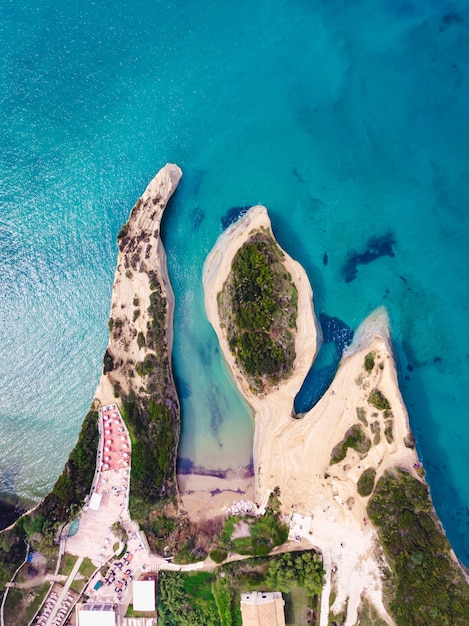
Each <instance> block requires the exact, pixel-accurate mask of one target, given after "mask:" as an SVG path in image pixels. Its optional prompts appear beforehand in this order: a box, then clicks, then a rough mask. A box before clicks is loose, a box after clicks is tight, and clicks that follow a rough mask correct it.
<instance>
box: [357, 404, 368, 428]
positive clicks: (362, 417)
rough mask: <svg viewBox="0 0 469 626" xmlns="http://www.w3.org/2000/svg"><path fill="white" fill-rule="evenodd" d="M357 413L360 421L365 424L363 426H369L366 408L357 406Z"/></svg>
mask: <svg viewBox="0 0 469 626" xmlns="http://www.w3.org/2000/svg"><path fill="white" fill-rule="evenodd" d="M356 411H357V417H358V419H359V420H360V422H361V423H362V424H363V426H368V420H367V419H366V411H365V409H364V407H362V406H357V407H356Z"/></svg>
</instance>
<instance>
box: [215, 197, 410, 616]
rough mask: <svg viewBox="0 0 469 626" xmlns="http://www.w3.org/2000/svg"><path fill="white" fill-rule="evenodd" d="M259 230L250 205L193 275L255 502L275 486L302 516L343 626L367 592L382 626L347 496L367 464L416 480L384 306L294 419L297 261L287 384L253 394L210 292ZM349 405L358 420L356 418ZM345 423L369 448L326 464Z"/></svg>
mask: <svg viewBox="0 0 469 626" xmlns="http://www.w3.org/2000/svg"><path fill="white" fill-rule="evenodd" d="M259 228H269V229H270V221H269V219H268V216H267V212H266V209H265V208H264V207H254V208H253V209H251V210H250V211H249V212H248V213H247V214H246V216H245V217H244V218H243V219H242V220H240V221H239V222H237V223H236V224H234V225H233V226H231V227H230V228H229V229H228V230H227V231H226V232H225V233H224V234H223V235H222V236H221V237H220V238H219V240H218V241H217V243H216V245H215V248H214V250H213V251H212V252H211V253H210V255H209V257H208V258H207V261H206V264H205V267H204V276H203V281H204V288H205V306H206V310H207V315H208V318H209V320H210V322H211V323H212V325H213V326H214V328H215V331H216V332H217V335H218V337H219V340H220V345H221V348H222V350H223V354H224V356H225V359H226V361H227V363H228V365H229V367H230V370H231V372H232V374H233V377H234V379H235V381H236V383H237V385H238V387H239V389H240V391H241V392H242V393H243V394H244V396H245V398H246V399H247V401H248V402H249V404H250V405H251V407H252V410H253V412H254V422H255V438H254V451H253V456H254V460H255V468H254V469H255V493H256V501H257V503H258V504H259V505H260V506H261V508H262V507H263V506H265V504H266V502H267V499H268V496H269V494H270V492H271V490H273V489H274V488H275V487H280V491H281V501H282V507H283V511H284V513H286V514H291V513H294V512H296V513H300V514H303V515H305V516H307V517H308V518H309V520H308V524H307V526H308V530H307V531H305V530H304V529H303V528H302V529H299V530H298V533H299V534H302V535H303V536H305V537H306V538H309V540H310V541H311V542H312V543H313V544H314V543H315V542H316V545H320V546H327V550H328V552H329V554H330V557H331V559H332V564H333V565H335V566H336V572H335V574H334V576H333V584H334V585H335V586H336V589H337V596H336V599H335V602H334V605H333V607H332V610H333V611H334V612H336V613H337V612H339V611H340V610H342V609H343V607H344V606H345V603H346V601H347V600H348V610H347V620H346V624H348V625H352V624H355V623H356V619H357V610H358V607H359V605H360V602H361V599H362V597H363V598H364V597H367V598H368V599H369V600H370V601H371V602H372V603H373V605H374V606H375V607H376V608H377V609H378V610H379V612H380V614H381V615H382V617H383V619H384V620H385V621H386V622H387V623H389V624H392V623H393V621H392V619H391V618H390V617H389V615H388V614H387V612H386V610H385V608H384V606H383V601H382V584H381V577H380V569H379V567H380V563H382V559H383V556H382V553H381V550H380V547H379V543H378V539H377V535H376V533H375V531H374V529H373V528H372V526H371V524H370V523H369V522H368V520H367V519H366V505H367V501H368V498H366V497H362V496H360V495H358V492H357V481H358V479H359V477H360V475H361V473H362V472H363V471H364V470H365V469H367V468H373V469H375V470H376V472H377V479H378V478H379V477H380V476H381V475H382V473H383V472H384V471H385V470H386V469H387V468H388V467H393V466H396V465H398V466H401V467H405V468H406V469H407V470H408V471H409V472H411V473H413V474H414V475H415V476H417V474H416V471H415V469H414V464H417V463H418V458H417V455H416V453H415V450H414V449H413V448H408V447H406V445H405V443H404V440H405V439H408V438H409V435H410V431H409V424H408V416H407V412H406V409H405V407H404V404H403V401H402V397H401V394H400V391H399V386H398V382H397V374H396V368H395V362H394V358H393V354H392V349H391V345H390V338H389V328H388V319H387V315H386V312H385V310H384V309H379V310H377V311H376V312H375V313H374V314H372V315H371V316H370V317H369V318H367V320H365V322H364V323H363V324H362V326H361V327H360V328H359V330H358V331H357V334H356V339H355V341H354V344H353V345H352V346H351V347H350V349H349V350H348V352H347V354H345V355H344V357H343V358H342V361H341V363H340V366H339V369H338V372H337V375H336V377H335V379H334V382H333V384H332V385H331V388H330V389H329V390H328V391H327V392H326V394H325V395H324V396H323V398H322V399H321V401H320V402H319V403H318V404H317V405H316V406H315V407H314V408H313V409H312V410H311V411H310V412H309V413H307V414H306V415H305V416H304V417H303V418H302V419H295V418H294V417H292V414H293V402H294V398H295V396H296V393H297V392H298V390H299V388H300V386H301V384H302V382H303V380H304V377H305V376H306V373H307V371H308V369H309V367H310V365H311V363H312V361H313V359H314V357H315V354H316V351H317V343H318V333H317V330H316V322H315V318H314V313H313V309H312V293H311V288H310V285H309V281H308V278H307V277H306V275H305V272H304V271H303V269H302V268H301V267H300V266H299V264H298V263H296V262H295V261H293V260H292V259H290V257H288V255H285V265H286V267H287V268H288V271H289V272H290V273H291V275H292V277H293V280H294V281H295V284H296V285H297V288H298V292H299V298H298V305H299V311H298V333H297V337H296V350H297V360H296V361H295V366H294V372H293V375H292V377H291V378H290V379H289V380H288V381H286V382H283V383H281V384H280V385H279V386H278V388H276V389H274V390H273V391H272V392H271V393H269V394H267V395H264V396H262V397H256V396H254V395H253V394H252V393H251V391H250V390H249V388H248V385H247V383H246V381H245V379H244V378H243V375H242V373H241V371H240V369H239V367H238V366H237V364H236V362H235V359H234V358H233V355H232V354H231V352H230V350H229V348H228V344H227V341H226V337H225V334H224V331H223V329H222V328H221V326H220V321H219V317H218V307H217V294H218V293H219V291H220V290H221V288H222V286H223V284H224V282H225V281H226V278H227V276H228V274H229V272H230V268H231V263H232V260H233V257H234V255H235V253H236V251H237V250H238V249H239V248H240V246H241V245H242V244H243V243H244V242H245V241H246V240H247V239H248V237H249V236H250V234H251V233H252V231H253V230H256V229H259ZM369 352H373V353H374V360H375V364H374V367H373V369H372V371H371V372H369V373H368V372H367V371H366V370H365V368H364V361H365V356H366V355H367V354H368V353H369ZM375 388H376V389H379V391H380V392H381V393H382V394H383V395H384V396H385V397H386V399H387V400H388V401H389V403H390V405H391V412H392V418H390V417H388V416H386V417H385V414H384V412H383V411H382V410H381V411H380V410H377V409H376V408H374V407H372V406H371V405H370V404H369V402H368V398H369V393H370V392H371V391H372V390H373V389H375ZM358 409H360V411H359V412H360V415H361V417H362V421H363V423H361V422H360V421H359V419H358V412H357V410H358ZM355 424H360V425H361V427H362V429H363V431H364V432H365V434H366V436H368V437H369V439H370V442H371V447H370V450H369V451H368V453H367V454H361V455H360V454H358V452H356V451H355V450H353V449H351V448H349V449H348V451H347V454H346V457H345V459H343V460H342V461H341V462H339V463H336V464H332V465H331V453H332V450H333V448H334V447H335V446H336V445H337V444H338V443H339V442H340V441H341V440H342V439H343V438H344V436H345V433H346V432H347V430H348V429H349V428H350V427H352V426H353V425H355ZM386 426H387V435H388V436H387V438H386V436H385V428H386ZM391 433H392V434H391ZM311 518H312V519H311Z"/></svg>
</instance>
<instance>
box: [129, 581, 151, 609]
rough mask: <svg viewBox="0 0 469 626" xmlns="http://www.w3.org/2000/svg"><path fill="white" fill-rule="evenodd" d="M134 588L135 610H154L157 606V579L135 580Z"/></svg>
mask: <svg viewBox="0 0 469 626" xmlns="http://www.w3.org/2000/svg"><path fill="white" fill-rule="evenodd" d="M132 588H133V606H134V611H143V612H145V611H154V610H155V608H156V605H155V581H154V580H134V582H133V583H132Z"/></svg>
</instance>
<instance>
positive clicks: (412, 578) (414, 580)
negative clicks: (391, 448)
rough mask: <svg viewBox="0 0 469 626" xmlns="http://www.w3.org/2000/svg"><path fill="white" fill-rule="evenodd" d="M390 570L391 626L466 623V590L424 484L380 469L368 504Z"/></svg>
mask: <svg viewBox="0 0 469 626" xmlns="http://www.w3.org/2000/svg"><path fill="white" fill-rule="evenodd" d="M367 510H368V516H369V518H370V520H371V521H372V522H373V524H374V525H375V526H376V527H377V529H378V534H379V537H380V540H381V544H382V546H383V549H384V552H385V554H386V557H387V561H388V563H389V565H390V567H391V569H392V575H391V579H390V585H391V590H390V594H391V602H390V609H391V612H392V614H393V616H394V618H395V621H396V624H397V626H408V625H409V624H413V625H414V626H459V625H461V626H462V625H463V624H467V617H468V615H469V587H468V585H467V583H466V581H465V579H464V577H463V575H462V573H461V571H460V569H459V567H458V566H457V564H456V563H455V561H454V560H453V559H452V557H451V547H450V545H449V543H448V540H447V539H446V536H445V535H444V533H443V531H442V529H441V525H440V523H439V521H438V519H437V518H436V515H435V513H434V511H433V508H432V504H431V501H430V496H429V493H428V488H427V486H426V485H425V484H424V483H422V482H421V481H420V480H418V479H416V478H414V477H413V476H411V475H410V474H408V473H407V472H405V471H403V470H399V469H396V470H394V471H390V470H388V471H386V472H385V473H384V474H383V476H382V477H381V478H380V479H379V481H378V483H377V485H376V487H375V490H374V493H373V495H372V496H371V498H370V500H369V502H368V507H367Z"/></svg>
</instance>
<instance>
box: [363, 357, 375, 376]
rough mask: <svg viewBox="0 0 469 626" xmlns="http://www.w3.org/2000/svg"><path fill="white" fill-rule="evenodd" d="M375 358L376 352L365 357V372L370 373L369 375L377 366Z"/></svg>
mask: <svg viewBox="0 0 469 626" xmlns="http://www.w3.org/2000/svg"><path fill="white" fill-rule="evenodd" d="M375 356H376V354H375V353H374V352H368V354H367V355H366V357H365V362H364V364H363V366H364V368H365V370H366V371H367V372H368V374H369V373H370V372H371V371H372V370H373V368H374V366H375Z"/></svg>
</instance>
